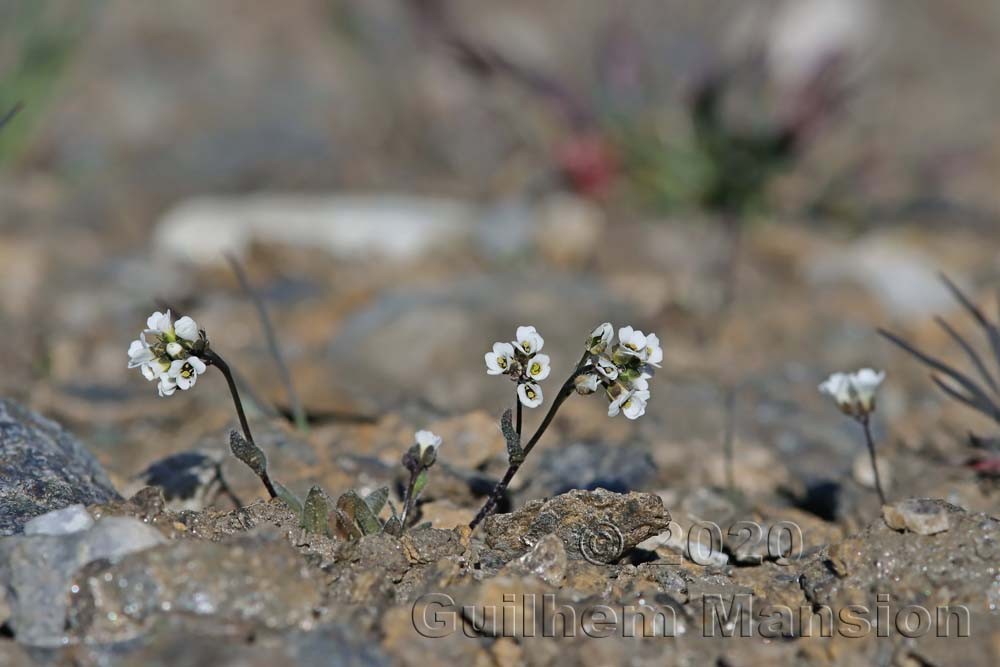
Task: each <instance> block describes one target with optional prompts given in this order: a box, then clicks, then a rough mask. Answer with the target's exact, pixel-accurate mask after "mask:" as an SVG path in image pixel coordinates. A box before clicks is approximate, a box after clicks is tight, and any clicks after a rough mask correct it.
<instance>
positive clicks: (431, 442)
mask: <svg viewBox="0 0 1000 667" xmlns="http://www.w3.org/2000/svg"><path fill="white" fill-rule="evenodd" d="M414 437H415V438H416V440H417V444H418V445H419V446H420V457H421V458H423V456H424V453H425V452H426V451H427V450H428V449H433V450H434V453H437V449H438V447H440V446H441V436H439V435H435V434H434V433H432V432H431V431H417V433H416V435H415V436H414Z"/></svg>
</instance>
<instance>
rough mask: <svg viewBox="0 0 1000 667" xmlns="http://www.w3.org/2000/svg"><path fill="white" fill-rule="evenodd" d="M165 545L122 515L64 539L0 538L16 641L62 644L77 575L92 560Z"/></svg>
mask: <svg viewBox="0 0 1000 667" xmlns="http://www.w3.org/2000/svg"><path fill="white" fill-rule="evenodd" d="M164 541H165V538H164V537H163V536H162V535H161V534H160V532H159V531H157V530H156V529H155V528H153V527H152V526H149V525H147V524H144V523H143V522H141V521H138V520H136V519H130V518H125V517H105V518H103V519H101V520H100V521H98V522H97V523H95V524H94V526H93V527H92V528H91V529H90V530H86V531H80V532H75V533H72V534H68V535H25V536H21V535H18V536H13V537H5V538H0V584H2V585H3V587H4V589H5V595H6V597H7V600H8V604H9V605H10V619H9V623H10V625H11V627H12V629H13V631H14V634H15V636H16V637H17V640H18V641H19V642H21V643H22V644H26V645H32V646H57V645H59V644H60V643H62V640H63V638H64V637H65V631H64V630H65V621H66V607H67V602H68V596H69V593H70V586H71V582H72V579H73V575H74V574H75V573H76V571H77V570H79V569H80V568H81V567H82V566H84V565H85V564H87V563H90V562H92V561H95V560H112V561H113V560H115V559H117V558H121V557H122V556H125V555H127V554H131V553H133V552H136V551H140V550H142V549H147V548H149V547H151V546H154V545H157V544H160V543H162V542H164Z"/></svg>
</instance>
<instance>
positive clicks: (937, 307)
mask: <svg viewBox="0 0 1000 667" xmlns="http://www.w3.org/2000/svg"><path fill="white" fill-rule="evenodd" d="M937 270H938V262H936V261H935V259H934V258H932V257H929V256H927V255H926V254H924V253H923V252H921V251H920V250H917V249H916V248H913V247H911V246H909V245H908V244H906V243H905V242H904V241H902V240H898V239H894V238H891V237H887V238H878V237H874V238H873V237H872V236H866V237H864V238H862V239H860V240H858V241H857V242H856V243H854V244H853V245H851V246H849V247H847V248H846V249H843V250H838V251H835V252H831V251H828V250H827V251H825V252H824V254H823V255H822V256H821V257H818V258H816V260H815V261H814V262H812V263H811V264H810V266H809V279H810V281H811V282H812V283H813V284H814V285H816V286H820V287H822V286H825V285H828V284H831V283H840V282H849V283H854V284H857V285H858V286H860V287H863V288H865V289H867V290H868V291H869V292H871V293H872V294H873V295H874V296H875V297H876V298H878V300H879V302H880V303H881V304H882V306H883V307H884V308H885V309H886V310H888V311H889V312H890V313H891V314H892V315H893V316H895V317H897V318H900V319H914V320H917V319H921V318H924V317H929V316H930V315H932V314H935V313H941V312H947V311H949V310H950V309H951V308H953V307H954V302H953V301H952V298H951V295H950V294H949V293H948V290H947V288H945V286H944V285H943V284H942V283H941V280H940V279H939V278H938V275H937Z"/></svg>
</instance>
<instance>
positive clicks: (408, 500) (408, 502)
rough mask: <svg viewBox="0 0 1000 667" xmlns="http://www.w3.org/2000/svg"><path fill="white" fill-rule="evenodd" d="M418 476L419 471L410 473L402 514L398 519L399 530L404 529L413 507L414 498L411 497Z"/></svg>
mask: <svg viewBox="0 0 1000 667" xmlns="http://www.w3.org/2000/svg"><path fill="white" fill-rule="evenodd" d="M419 476H420V470H419V469H418V470H417V471H415V472H414V471H411V472H410V483H409V484H408V485H407V486H406V496H404V498H403V514H402V515H401V516H400V517H399V525H400V528H401V529H403V530H405V529H406V519H407V517H409V515H410V509H411V508H412V507H413V503H414V501H415V498H414V497H413V489H414V488H415V487H416V485H417V477H419Z"/></svg>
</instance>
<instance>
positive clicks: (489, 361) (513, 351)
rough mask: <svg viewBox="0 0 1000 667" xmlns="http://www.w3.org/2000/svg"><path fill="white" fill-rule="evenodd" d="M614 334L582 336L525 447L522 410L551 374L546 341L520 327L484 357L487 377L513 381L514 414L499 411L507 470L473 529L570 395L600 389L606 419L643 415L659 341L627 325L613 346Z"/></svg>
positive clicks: (536, 402) (538, 400)
mask: <svg viewBox="0 0 1000 667" xmlns="http://www.w3.org/2000/svg"><path fill="white" fill-rule="evenodd" d="M614 335H615V330H614V327H613V326H612V325H611V323H610V322H605V323H603V324H601V325H600V326H598V327H596V328H595V329H594V330H593V331H592V332H591V333H590V335H589V336H588V337H587V339H586V341H585V344H584V352H583V356H582V357H580V361H579V362H577V364H576V367H575V368H574V369H573V371H572V372H571V373H570V375H569V377H568V378H567V379H566V381H565V382H564V383H563V385H562V387H561V388H560V390H559V392H558V393H557V394H556V397H555V398H554V399H553V401H552V404H551V406H550V407H549V410H548V412H547V413H546V415H545V417H543V418H542V422H541V424H540V425H539V426H538V428H537V429H536V430H535V432H534V434H533V435H532V436H531V438H530V439H529V440H528V442H527V443H526V444H524V445H523V446H522V444H521V426H522V421H523V414H522V407H528V408H536V407H538V406H540V405H541V404H542V402H543V394H542V389H541V387H540V386H539V385H538V382H540V381H542V380H544V379H545V378H547V377H548V376H549V373H550V372H551V365H550V359H549V357H548V355H545V354H540V353H539V352H540V350H541V349H542V347H543V346H544V345H545V340H544V339H543V338H542V336H541V334H539V333H538V331H537V330H536V329H535V327H533V326H520V327H518V328H517V331H516V332H515V336H514V337H515V340H513V341H511V342H509V343H506V342H497V343H494V344H493V349H492V351H490V352H487V353H486V355H485V360H486V373H487V374H488V375H507V376H509V377H510V379H511V380H512V381H514V382H515V383H516V389H515V410H516V415H517V416H516V418H515V417H513V416H512V410H507V411H506V412H504V414H503V416H502V417H501V420H500V427H501V430H502V431H503V433H504V437H505V439H506V440H507V458H508V468H507V472H506V474H505V475H504V476H503V478H502V479H501V480H500V481H499V482H498V483H497V484H496V486H495V487H494V489H493V492H492V493H491V494H490V496H489V498H487V500H486V503H485V504H484V505H483V507H482V509H480V510H479V513H478V514H477V515H476V517H475V518H474V519H473V520H472V523H471V524H470V527H471V528H475V527H476V526H477V525H479V523H480V522H481V521H482V520H483V519H485V518H486V517H487V516H489V515H490V513H492V512H493V510H494V509H495V507H496V504H497V503H498V502H499V500H500V498H501V497H502V496H503V494H504V492H505V491H506V489H507V487H508V486H509V484H510V482H511V480H512V479H513V478H514V475H516V474H517V471H518V470H519V469H520V467H521V465H522V464H523V463H524V459H525V457H526V456H527V455H528V454H529V453H530V452H531V450H532V449H533V448H534V447H535V445H536V444H537V443H538V440H539V439H540V438H541V437H542V434H544V433H545V430H546V429H547V428H548V427H549V425H550V424H551V423H552V420H553V418H554V417H555V415H556V412H558V410H559V408H560V407H561V406H562V404H563V402H564V401H565V400H566V399H567V398H569V396H571V395H572V394H573V393H577V394H581V395H586V394H593V393H596V392H597V391H598V389H602V388H603V389H604V394H605V396H606V398H607V399H608V416H609V417H615V416H617V415H618V414H624V415H625V417H626V418H628V419H638V418H639V417H641V416H642V415H643V414H645V412H646V405H647V403H648V402H649V397H650V393H649V380H650V379H651V378H652V377H653V372H654V369H655V368H658V367H659V366H660V364H661V362H662V361H663V350H662V349H661V348H660V339H659V338H658V337H657V336H656V335H655V334H649V335H646V334H644V333H643V332H642V331H639V330H637V329H634V328H632V327H622V328H620V329H619V330H618V343H617V344H615V343H614V342H613V341H614Z"/></svg>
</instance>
